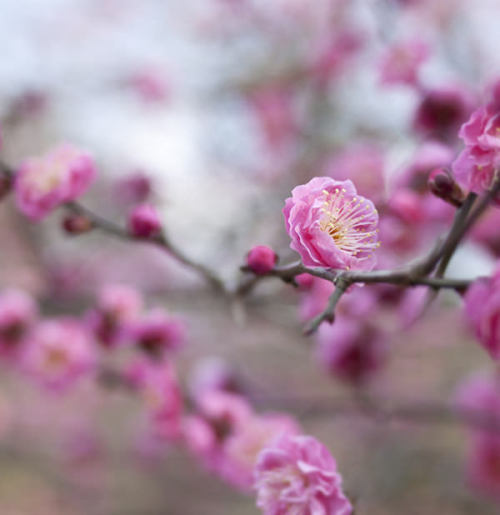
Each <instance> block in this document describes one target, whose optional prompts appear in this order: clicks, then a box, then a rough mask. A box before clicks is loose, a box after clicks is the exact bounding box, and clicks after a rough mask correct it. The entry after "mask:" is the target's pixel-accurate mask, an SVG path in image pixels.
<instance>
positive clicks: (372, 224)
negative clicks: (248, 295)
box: [283, 177, 379, 270]
mask: <svg viewBox="0 0 500 515" xmlns="http://www.w3.org/2000/svg"><path fill="white" fill-rule="evenodd" d="M283 214H284V216H285V223H286V229H287V232H288V234H289V236H290V238H291V239H292V242H291V244H290V247H291V248H292V249H293V250H295V251H297V252H298V253H299V254H300V256H301V258H302V262H303V263H304V264H305V265H307V266H324V267H329V268H339V269H344V270H349V269H353V270H371V269H372V268H373V267H374V266H375V261H376V260H375V256H374V255H373V252H374V251H375V249H376V248H377V247H378V246H379V243H378V235H377V225H378V213H377V210H376V209H375V206H374V205H373V202H371V200H367V199H365V198H363V197H361V196H359V195H358V194H357V192H356V188H355V187H354V184H353V183H352V182H351V181H350V180H346V181H335V180H333V179H331V178H329V177H315V178H314V179H311V180H310V181H309V182H308V183H307V184H304V185H301V186H297V187H295V188H294V189H293V190H292V197H291V198H288V199H286V201H285V207H284V209H283Z"/></svg>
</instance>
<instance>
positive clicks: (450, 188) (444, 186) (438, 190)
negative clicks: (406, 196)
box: [428, 168, 465, 207]
mask: <svg viewBox="0 0 500 515" xmlns="http://www.w3.org/2000/svg"><path fill="white" fill-rule="evenodd" d="M428 186H429V189H430V190H431V192H432V193H434V195H436V197H439V198H440V199H443V200H444V201H446V202H448V203H450V204H453V205H454V206H456V207H460V206H461V205H462V202H463V201H464V197H465V195H464V192H463V191H462V188H461V187H460V186H459V185H458V184H457V183H456V181H455V179H454V178H453V177H452V175H451V173H450V172H449V171H448V170H446V169H445V168H436V169H435V170H434V171H433V172H431V174H430V176H429V182H428Z"/></svg>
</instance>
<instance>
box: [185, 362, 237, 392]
mask: <svg viewBox="0 0 500 515" xmlns="http://www.w3.org/2000/svg"><path fill="white" fill-rule="evenodd" d="M188 385H189V392H190V394H191V395H192V396H193V397H194V398H197V397H199V396H200V395H202V393H203V392H208V391H212V390H213V391H222V392H228V393H241V392H242V390H243V389H244V385H243V384H242V381H241V379H240V377H239V376H238V373H237V370H235V369H234V368H233V367H232V366H231V365H230V364H229V363H228V362H226V361H225V360H223V359H222V358H218V357H208V358H204V359H200V360H198V361H197V362H196V364H195V366H194V367H193V369H192V371H191V373H190V374H189V381H188Z"/></svg>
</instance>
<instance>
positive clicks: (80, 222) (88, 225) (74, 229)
mask: <svg viewBox="0 0 500 515" xmlns="http://www.w3.org/2000/svg"><path fill="white" fill-rule="evenodd" d="M62 227H63V229H64V230H65V231H66V232H67V233H68V234H83V233H85V232H89V231H91V230H92V229H93V228H94V224H93V223H92V220H91V219H90V218H88V217H87V216H85V215H82V214H78V213H73V214H71V215H68V216H66V217H65V218H64V220H63V221H62Z"/></svg>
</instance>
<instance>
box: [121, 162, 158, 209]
mask: <svg viewBox="0 0 500 515" xmlns="http://www.w3.org/2000/svg"><path fill="white" fill-rule="evenodd" d="M114 189H115V196H116V201H117V202H119V203H120V204H122V205H123V204H125V205H133V206H135V205H137V204H144V203H145V202H147V201H148V200H149V198H150V196H151V193H152V189H153V188H152V181H151V178H150V177H149V176H148V175H147V174H146V173H144V172H143V171H142V170H135V171H133V172H131V173H130V174H128V175H127V176H125V177H124V178H122V179H120V180H118V181H117V182H116V184H115V188H114Z"/></svg>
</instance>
